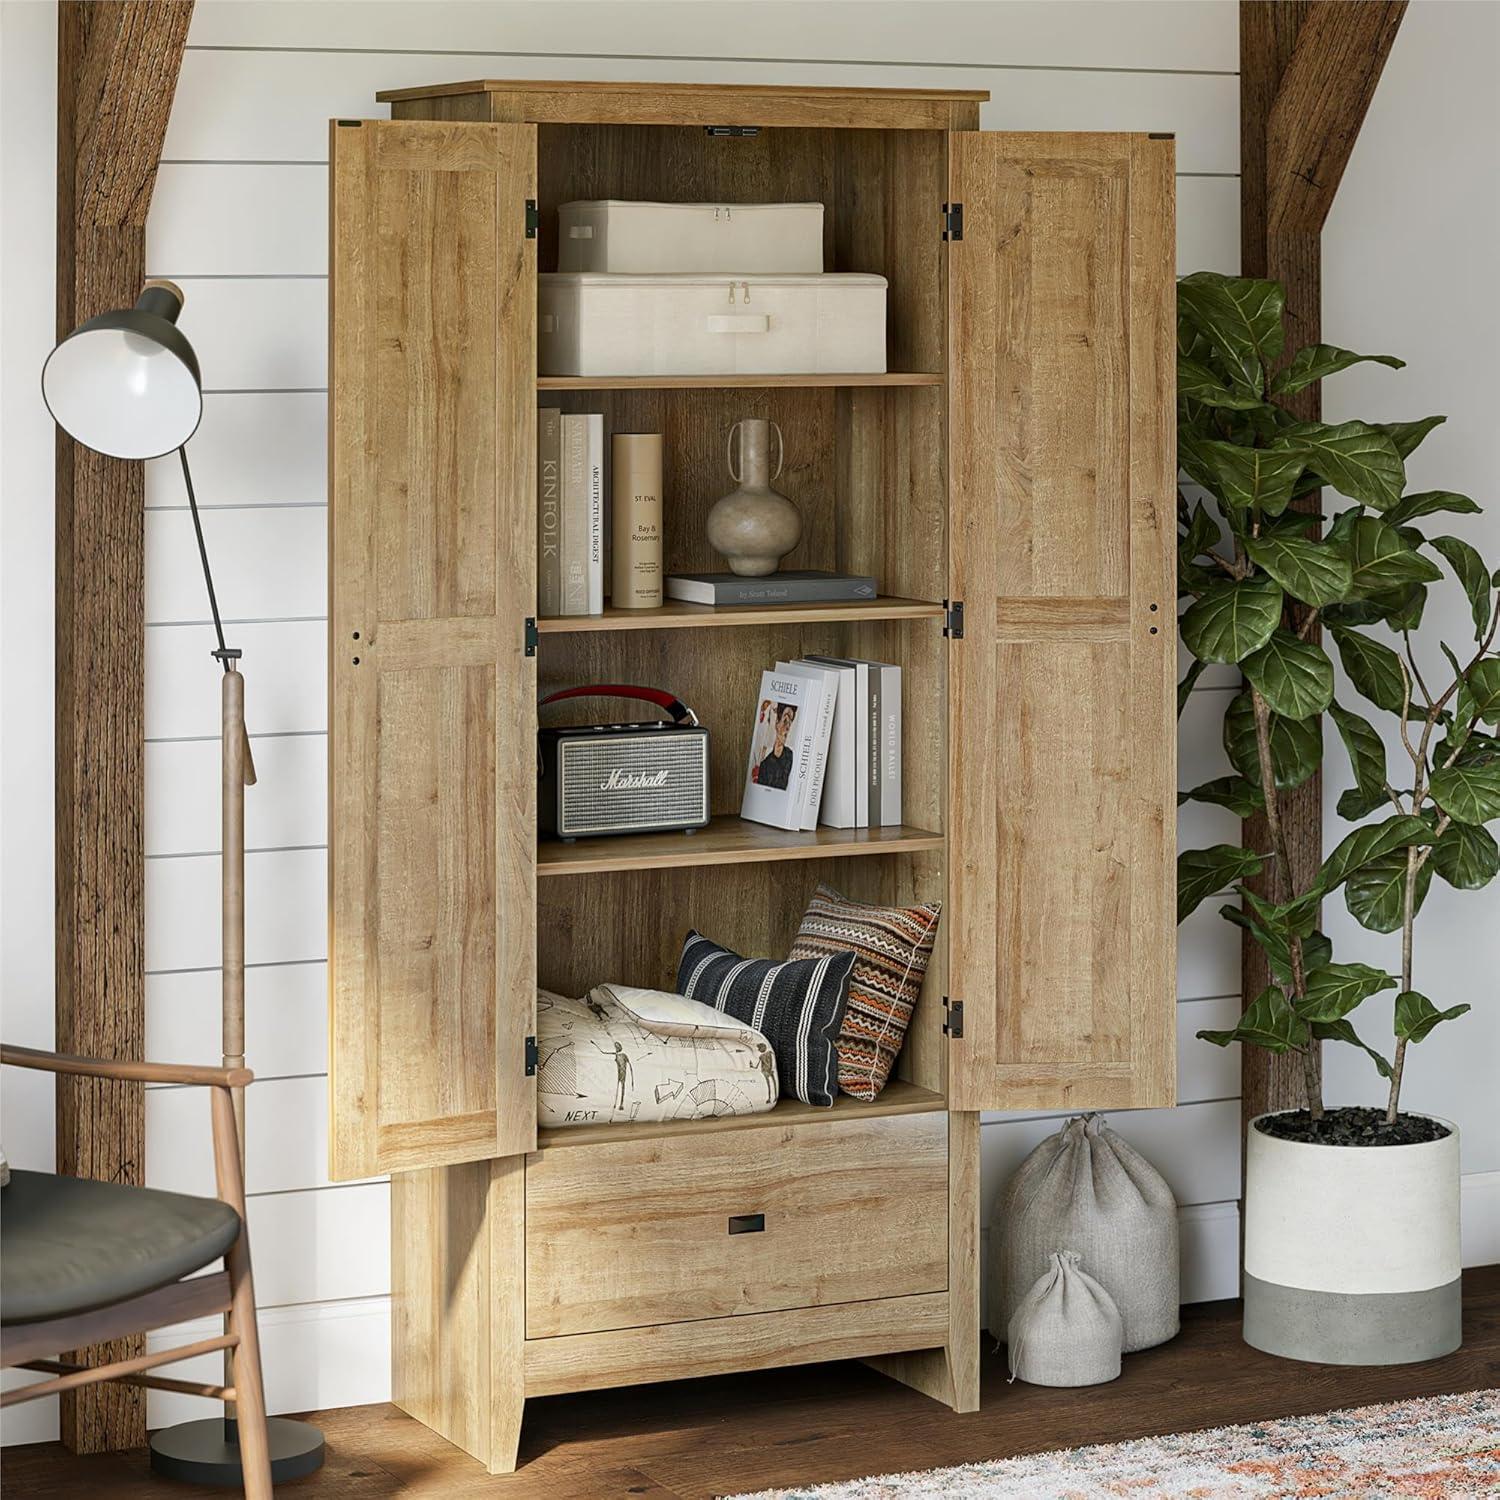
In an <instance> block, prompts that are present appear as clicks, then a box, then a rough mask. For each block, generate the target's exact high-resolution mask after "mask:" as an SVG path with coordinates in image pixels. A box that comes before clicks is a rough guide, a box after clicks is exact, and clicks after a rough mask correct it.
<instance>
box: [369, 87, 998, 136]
mask: <svg viewBox="0 0 1500 1500" xmlns="http://www.w3.org/2000/svg"><path fill="white" fill-rule="evenodd" d="M463 95H469V96H481V97H482V96H488V104H489V108H488V109H487V110H484V111H482V112H481V113H480V116H479V117H487V118H489V119H493V120H512V121H518V122H519V121H531V122H535V123H538V124H547V123H573V124H634V125H764V126H826V127H841V126H842V127H846V128H863V129H881V130H949V129H974V128H975V127H976V126H977V124H978V118H977V116H978V107H979V105H980V104H982V103H984V102H985V101H986V100H987V99H988V98H989V97H990V96H989V92H988V91H987V90H985V89H856V88H798V87H789V86H784V85H778V84H757V83H734V84H720V83H578V82H567V81H562V82H558V81H551V80H544V79H530V78H528V79H515V78H506V79H473V80H470V81H469V82H466V83H440V84H427V85H424V86H422V87H420V88H409V89H382V90H380V92H378V93H377V94H376V96H375V97H376V98H377V99H378V100H380V101H381V102H382V103H389V104H394V105H397V106H399V105H401V104H404V103H407V102H409V101H412V100H417V99H436V98H454V97H456V96H463ZM469 117H470V118H474V117H475V116H469Z"/></svg>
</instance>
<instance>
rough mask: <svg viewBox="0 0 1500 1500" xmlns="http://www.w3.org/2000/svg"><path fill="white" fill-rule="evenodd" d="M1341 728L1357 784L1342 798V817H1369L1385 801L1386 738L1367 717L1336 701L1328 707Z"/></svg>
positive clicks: (1340, 732)
mask: <svg viewBox="0 0 1500 1500" xmlns="http://www.w3.org/2000/svg"><path fill="white" fill-rule="evenodd" d="M1328 712H1329V714H1330V716H1331V717H1332V719H1333V722H1334V724H1335V725H1336V726H1337V728H1338V732H1339V738H1340V739H1341V740H1343V742H1344V749H1345V750H1347V751H1348V752H1349V765H1350V768H1351V769H1352V770H1353V772H1354V785H1353V786H1352V787H1351V788H1350V789H1349V790H1348V791H1346V792H1344V793H1343V794H1342V795H1341V796H1340V797H1339V804H1338V810H1339V816H1340V817H1343V818H1348V819H1350V820H1351V821H1357V820H1358V819H1360V818H1364V817H1368V816H1369V815H1370V814H1371V813H1372V812H1374V811H1375V809H1376V808H1377V807H1379V806H1380V805H1381V804H1382V803H1383V802H1384V801H1385V800H1386V792H1385V788H1386V771H1385V741H1384V740H1383V739H1381V738H1380V735H1379V733H1378V732H1377V730H1376V729H1375V726H1374V725H1373V724H1371V723H1370V721H1369V720H1368V719H1364V718H1361V717H1360V716H1359V715H1358V714H1356V713H1352V712H1350V710H1349V709H1347V708H1342V707H1340V705H1339V704H1337V703H1334V704H1331V705H1330V706H1329V710H1328Z"/></svg>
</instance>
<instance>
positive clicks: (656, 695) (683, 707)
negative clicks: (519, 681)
mask: <svg viewBox="0 0 1500 1500" xmlns="http://www.w3.org/2000/svg"><path fill="white" fill-rule="evenodd" d="M563 698H637V699H639V700H640V701H641V702H643V703H654V704H655V705H656V706H657V707H658V708H659V709H661V710H662V711H663V712H664V713H668V714H670V715H671V716H672V719H673V722H674V723H678V724H693V725H696V724H697V722H698V715H697V714H695V713H694V712H693V711H692V709H690V708H689V707H688V706H687V704H686V703H684V702H683V701H682V699H681V698H678V697H676V696H675V695H674V694H672V693H669V692H667V691H666V690H665V689H664V688H648V687H635V686H633V685H632V684H630V683H620V682H601V683H598V684H596V685H594V686H592V687H571V688H560V689H559V690H558V691H557V692H555V693H548V694H547V696H546V697H545V698H543V699H542V701H541V702H540V703H538V704H537V707H538V708H545V707H546V706H547V705H548V704H549V703H556V702H558V701H559V700H561V699H563Z"/></svg>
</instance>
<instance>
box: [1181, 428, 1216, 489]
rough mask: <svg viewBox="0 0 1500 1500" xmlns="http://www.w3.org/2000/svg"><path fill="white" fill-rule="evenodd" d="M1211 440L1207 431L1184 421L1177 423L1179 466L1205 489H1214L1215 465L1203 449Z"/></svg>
mask: <svg viewBox="0 0 1500 1500" xmlns="http://www.w3.org/2000/svg"><path fill="white" fill-rule="evenodd" d="M1209 440H1210V439H1209V434H1208V433H1207V431H1201V432H1200V431H1198V430H1196V429H1195V428H1193V427H1190V426H1188V425H1186V424H1185V423H1182V422H1179V423H1178V424H1177V466H1178V468H1180V469H1181V470H1183V472H1184V473H1185V474H1186V475H1187V476H1188V478H1189V479H1191V480H1192V481H1193V483H1194V484H1201V485H1202V486H1203V488H1204V489H1212V488H1213V485H1214V471H1213V466H1212V465H1211V464H1210V463H1209V461H1208V455H1207V454H1206V453H1205V452H1204V451H1203V445H1204V444H1205V443H1207V442H1208V441H1209Z"/></svg>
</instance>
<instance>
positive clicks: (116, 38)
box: [55, 0, 193, 1453]
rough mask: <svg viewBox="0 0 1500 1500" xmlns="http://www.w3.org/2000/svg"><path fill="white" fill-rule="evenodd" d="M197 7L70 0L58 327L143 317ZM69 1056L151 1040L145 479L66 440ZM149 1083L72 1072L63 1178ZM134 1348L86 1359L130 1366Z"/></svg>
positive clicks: (131, 1140)
mask: <svg viewBox="0 0 1500 1500" xmlns="http://www.w3.org/2000/svg"><path fill="white" fill-rule="evenodd" d="M192 12H193V7H192V3H191V0H98V3H94V4H87V3H79V0H63V3H61V4H60V5H59V6H58V29H57V46H58V57H57V63H58V67H57V203H58V224H57V231H58V232H57V331H58V337H59V338H62V337H63V336H65V335H66V334H68V333H69V332H71V331H72V330H73V329H74V328H75V327H77V325H78V324H79V323H81V322H82V321H83V320H84V319H85V318H90V317H93V316H94V315H95V314H96V313H100V312H105V311H108V310H109V309H110V308H114V307H129V306H131V305H132V304H133V303H134V302H135V299H136V297H137V296H139V294H140V290H141V283H142V281H143V280H144V278H145V271H146V264H145V263H146V212H147V210H148V208H149V207H150V204H151V192H152V188H153V187H154V186H155V183H156V168H157V162H158V161H159V160H160V157H161V148H162V141H163V140H164V138H165V136H166V130H167V117H168V115H169V114H170V112H171V108H172V96H173V94H174V92H175V90H176V85H177V74H178V69H179V68H180V66H181V63H182V50H183V45H184V43H185V41H186V39H187V28H188V22H189V20H190V19H191V17H192ZM56 504H57V543H56V564H55V567H56V605H55V621H56V632H57V661H56V698H55V712H56V785H57V812H56V834H55V841H56V860H57V864H56V891H57V897H56V921H57V930H56V942H57V999H56V1005H57V1045H58V1048H59V1050H61V1051H63V1052H77V1053H84V1054H86V1055H89V1056H93V1057H107V1058H139V1057H140V1056H141V1055H142V1049H143V1047H144V1045H145V1019H146V1000H145V985H146V981H145V915H144V888H145V850H144V834H143V827H144V818H143V812H142V804H143V801H144V795H145V743H144V740H145V711H144V704H145V662H144V658H145V508H144V507H145V475H144V472H143V467H142V465H141V464H139V463H126V462H122V461H121V460H118V459H110V458H104V457H102V456H100V455H99V454H97V453H93V452H90V451H89V450H88V449H86V448H84V447H82V446H80V445H79V444H77V443H75V442H73V441H72V439H70V438H69V437H67V435H66V434H64V433H63V432H62V431H61V430H59V432H58V434H57V476H56ZM145 1138H146V1122H145V1095H144V1093H143V1091H142V1087H141V1085H140V1084H122V1083H115V1082H110V1081H100V1080H95V1079H81V1078H79V1079H67V1080H63V1079H59V1080H58V1084H57V1169H58V1171H59V1172H65V1173H68V1174H70V1175H73V1176H78V1177H94V1178H101V1179H104V1180H108V1181H119V1182H130V1183H142V1182H144V1180H145ZM142 1345H143V1341H142V1340H140V1339H128V1340H121V1341H119V1342H117V1343H114V1344H109V1345H105V1346H102V1347H101V1348H99V1349H98V1350H93V1351H84V1352H83V1353H82V1354H81V1355H80V1356H75V1357H77V1358H80V1359H81V1361H82V1362H85V1363H100V1362H102V1361H105V1360H114V1359H123V1358H130V1357H132V1356H133V1355H135V1354H137V1353H139V1352H140V1348H141V1347H142ZM61 1436H62V1439H63V1441H64V1442H65V1443H66V1444H67V1445H68V1446H69V1447H70V1448H72V1449H73V1450H74V1452H77V1453H98V1452H104V1451H108V1450H113V1449H118V1448H131V1447H139V1446H140V1445H142V1444H144V1442H145V1441H146V1404H145V1395H144V1392H142V1391H141V1390H140V1389H138V1388H135V1387H131V1386H122V1385H96V1386H87V1387H84V1388H82V1389H80V1390H77V1391H69V1392H66V1393H64V1395H63V1396H62V1398H61Z"/></svg>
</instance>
